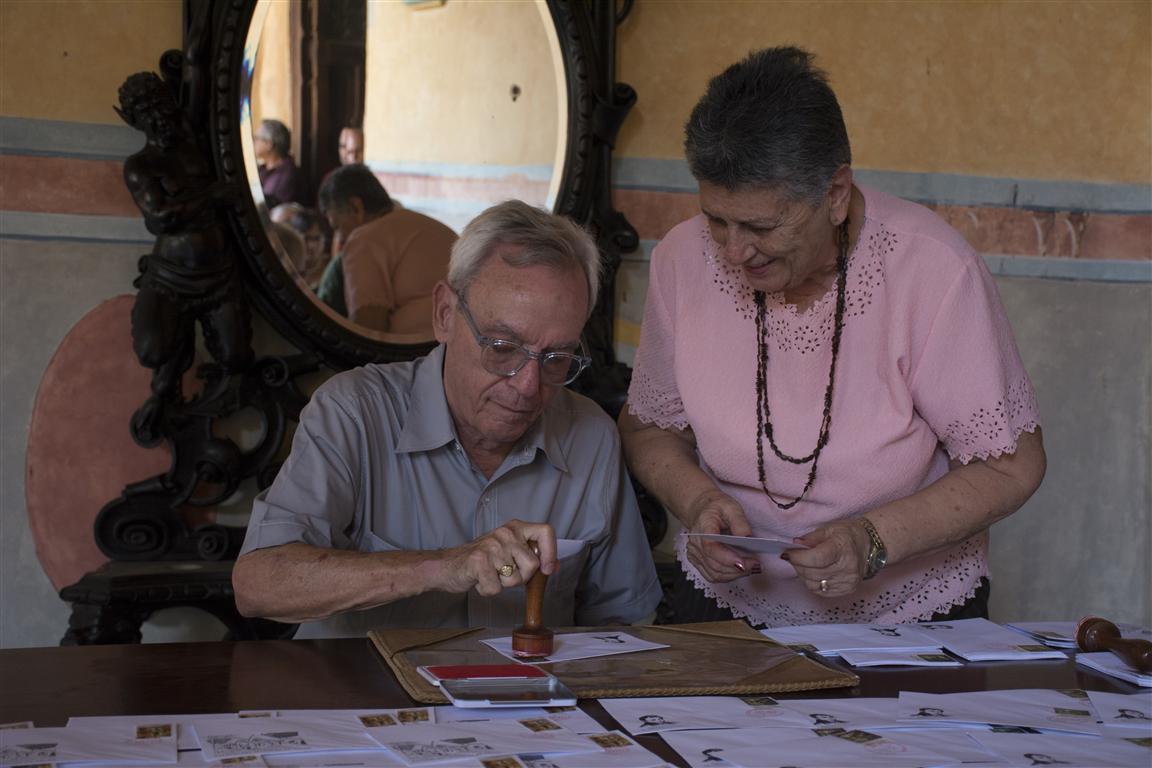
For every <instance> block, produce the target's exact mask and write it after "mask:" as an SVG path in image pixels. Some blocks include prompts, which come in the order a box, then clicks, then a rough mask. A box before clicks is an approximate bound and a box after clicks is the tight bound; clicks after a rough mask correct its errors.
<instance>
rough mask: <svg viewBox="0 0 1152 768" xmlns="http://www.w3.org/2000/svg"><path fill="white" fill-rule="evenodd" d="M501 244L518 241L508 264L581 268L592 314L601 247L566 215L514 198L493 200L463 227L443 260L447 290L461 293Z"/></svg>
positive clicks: (598, 277) (597, 281) (589, 310)
mask: <svg viewBox="0 0 1152 768" xmlns="http://www.w3.org/2000/svg"><path fill="white" fill-rule="evenodd" d="M502 245H518V246H520V247H521V250H520V251H519V252H518V253H516V254H514V255H505V256H504V257H503V258H504V262H505V263H506V264H508V265H509V266H512V267H528V266H534V265H543V266H548V267H553V268H554V269H573V270H580V271H581V272H583V274H584V277H585V280H586V281H587V283H588V314H589V315H591V314H592V308H593V307H595V306H596V297H597V295H598V294H599V292H600V252H599V250H597V248H596V243H595V242H593V241H592V237H591V236H590V235H589V234H588V233H587V232H586V231H584V229H583V228H581V227H580V226H578V225H577V224H575V223H574V222H572V221H571V220H570V219H567V218H565V217H563V216H558V215H556V214H554V213H549V212H548V211H545V210H542V209H540V208H534V207H532V206H531V205H528V204H527V203H524V202H521V201H519V200H507V201H505V202H503V203H498V204H497V205H494V206H492V207H491V208H489V209H487V210H486V211H484V212H483V213H481V214H480V215H479V216H477V217H476V218H474V219H473V220H472V221H471V222H469V223H468V226H466V227H464V231H463V232H462V233H460V238H459V239H458V240H457V241H456V244H455V245H453V246H452V258H451V260H450V261H449V262H448V285H449V286H451V287H452V290H454V291H456V293H459V294H463V293H464V292H465V291H466V290H467V289H468V286H469V285H471V284H472V281H473V280H475V279H476V275H477V274H478V273H479V272H480V269H481V267H483V266H484V262H485V261H487V259H488V257H489V256H491V255H492V254H493V253H495V251H496V249H497V248H499V247H500V246H502Z"/></svg>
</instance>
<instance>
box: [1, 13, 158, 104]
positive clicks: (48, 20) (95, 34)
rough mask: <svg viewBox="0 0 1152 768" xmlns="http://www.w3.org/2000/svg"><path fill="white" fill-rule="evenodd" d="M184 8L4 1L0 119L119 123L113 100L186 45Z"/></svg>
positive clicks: (2, 14) (115, 100) (115, 101)
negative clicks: (136, 76)
mask: <svg viewBox="0 0 1152 768" xmlns="http://www.w3.org/2000/svg"><path fill="white" fill-rule="evenodd" d="M180 24H181V7H180V0H152V1H151V2H139V0H106V1H105V2H99V3H95V2H72V1H71V0H54V1H53V0H0V74H2V77H0V115H4V116H6V117H29V118H39V119H45V120H69V121H76V122H85V123H115V124H119V123H120V118H119V117H117V116H116V113H115V112H114V111H113V110H112V106H113V105H114V104H116V103H117V97H116V92H117V90H118V89H119V88H120V85H121V83H123V82H124V79H125V78H126V77H127V76H128V75H130V74H132V73H133V72H140V71H143V70H156V68H157V64H158V62H159V60H160V54H162V53H163V52H164V51H165V50H166V49H168V48H179V47H180V45H181V27H180Z"/></svg>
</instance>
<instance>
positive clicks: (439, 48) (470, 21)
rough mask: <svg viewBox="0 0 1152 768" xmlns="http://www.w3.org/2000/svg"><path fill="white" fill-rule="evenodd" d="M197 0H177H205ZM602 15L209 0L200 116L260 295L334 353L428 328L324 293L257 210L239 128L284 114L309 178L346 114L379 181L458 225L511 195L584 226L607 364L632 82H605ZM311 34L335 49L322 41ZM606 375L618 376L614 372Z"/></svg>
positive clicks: (340, 358)
mask: <svg viewBox="0 0 1152 768" xmlns="http://www.w3.org/2000/svg"><path fill="white" fill-rule="evenodd" d="M204 5H207V4H199V3H197V4H191V5H190V8H191V9H193V10H194V12H197V13H204V12H205V11H204V9H203V6H204ZM340 8H345V9H351V10H349V11H348V12H346V13H343V14H341V13H338V12H337V11H338V9H340ZM618 21H619V20H618V19H617V16H616V8H615V7H614V3H612V2H596V3H569V2H567V0H535V1H534V2H521V3H494V4H489V3H467V2H458V1H455V0H446V2H443V3H435V2H433V3H428V2H416V3H409V2H403V3H400V2H387V3H375V2H365V0H355V1H353V0H341V2H318V1H317V0H290V1H289V2H282V1H279V0H256V1H255V2H252V1H247V2H244V1H240V0H237V1H236V2H231V3H227V4H226V5H224V6H223V7H221V4H220V3H217V4H216V5H215V6H214V8H213V12H212V14H211V18H210V19H208V20H207V23H211V24H214V25H215V26H216V28H217V29H218V30H219V32H218V37H217V40H218V42H217V44H216V45H214V46H213V48H214V53H213V56H212V66H213V72H212V75H211V77H210V81H211V83H212V86H213V87H212V104H211V109H212V112H213V114H214V116H215V118H216V119H214V120H212V121H210V122H209V128H210V130H211V131H212V133H213V141H212V144H213V147H214V150H215V151H216V152H217V153H218V158H217V160H218V167H219V169H220V171H221V175H222V176H223V180H224V181H225V182H226V183H227V184H229V185H230V186H232V187H233V188H235V189H241V188H242V189H243V190H245V192H244V194H243V195H242V197H243V201H242V203H241V204H240V205H237V206H236V207H235V209H234V211H233V214H234V221H235V225H236V227H237V230H238V233H239V235H240V238H239V240H240V244H241V246H242V248H243V249H244V251H245V259H246V262H247V263H248V266H249V268H250V277H251V278H252V279H251V280H250V282H249V286H250V288H251V291H250V293H251V295H252V298H253V300H254V301H255V302H256V303H257V305H258V307H259V308H260V310H261V311H262V313H263V314H264V315H265V316H266V317H268V318H269V320H270V321H271V322H272V323H273V325H274V326H275V327H276V328H277V330H279V331H280V332H281V333H283V334H284V335H285V336H287V337H288V338H289V339H290V340H291V341H292V342H293V343H295V344H296V345H297V346H298V347H300V348H301V349H302V350H306V351H310V352H313V353H315V354H316V355H317V356H318V357H319V358H320V359H321V360H322V361H323V362H324V363H326V364H328V365H330V366H332V367H335V368H344V367H349V366H351V365H356V364H362V363H365V362H369V361H377V362H378V361H391V360H401V359H408V358H411V357H414V356H416V355H418V354H422V353H423V352H425V351H427V350H428V349H429V348H430V347H431V346H432V341H431V339H429V338H421V337H420V336H419V335H413V334H406V335H400V334H388V333H385V332H381V331H378V330H374V329H371V328H367V327H364V326H361V325H356V324H354V323H352V322H350V321H349V320H348V319H347V318H344V317H342V316H341V315H340V314H338V313H337V312H336V311H334V310H333V309H331V308H330V307H328V306H325V305H324V303H323V302H321V301H320V300H319V299H318V298H317V296H316V294H315V292H314V291H313V290H311V289H310V288H309V283H308V281H307V279H305V278H304V277H303V276H301V275H300V274H299V272H298V271H297V270H296V269H294V268H293V266H292V260H291V258H290V257H289V255H288V254H287V253H286V252H285V248H284V247H283V244H282V243H281V240H280V238H279V237H277V235H276V234H275V232H274V231H273V229H272V228H271V226H270V225H269V221H268V206H267V204H266V202H265V200H264V196H263V193H262V192H261V190H260V184H259V181H258V178H257V174H256V163H257V159H256V156H255V154H256V153H255V149H254V146H253V136H254V135H255V130H256V129H257V128H258V127H259V126H260V124H261V121H262V120H264V119H266V118H270V117H271V118H275V119H278V120H280V121H281V122H285V123H288V124H290V125H291V126H292V128H293V129H295V130H296V131H297V138H296V141H295V144H294V146H295V147H296V148H297V151H298V153H299V155H300V160H301V168H302V169H303V170H304V171H305V174H304V175H305V176H306V177H309V178H310V179H311V183H310V184H309V185H308V186H309V188H310V190H315V189H316V187H318V185H319V181H320V179H321V178H322V176H323V175H324V174H325V173H326V172H327V171H329V170H331V168H332V167H333V163H332V160H333V159H334V158H333V157H332V156H333V155H335V151H336V137H337V136H338V135H339V133H340V130H341V128H342V127H343V126H346V125H355V126H356V127H358V128H360V129H361V130H362V136H363V147H364V154H363V161H364V163H365V164H366V165H368V167H369V168H371V169H372V171H373V172H374V173H375V174H376V176H377V177H378V178H380V179H381V180H382V182H383V183H384V185H385V187H386V188H387V189H388V190H389V193H390V194H391V195H392V196H393V197H394V198H395V199H396V200H398V201H399V202H400V203H401V204H403V205H404V206H405V207H409V208H412V209H415V210H417V211H419V212H422V213H426V214H428V215H430V216H432V217H433V218H437V219H439V220H440V221H442V222H444V223H445V224H447V225H448V226H450V227H451V228H453V229H454V230H456V231H457V232H458V231H459V230H460V229H461V228H462V227H463V225H464V224H465V223H467V221H468V220H470V219H471V217H472V216H474V215H475V214H476V213H479V212H480V211H481V210H483V209H484V208H486V207H487V206H488V205H491V204H493V203H495V202H498V201H500V200H504V199H507V198H510V197H518V198H520V199H524V200H526V201H528V202H531V203H533V204H536V205H541V206H544V207H548V208H551V209H552V210H555V211H557V212H560V213H564V214H566V215H569V216H571V217H572V218H573V219H575V220H577V221H579V222H580V223H582V224H585V225H586V226H589V227H590V228H591V229H592V230H593V231H594V232H595V233H596V235H597V236H598V239H599V242H600V244H601V245H602V247H603V249H604V252H605V273H606V276H607V277H608V278H609V280H608V283H607V284H606V288H607V290H605V291H604V295H605V298H604V300H603V301H602V303H601V304H602V305H601V307H599V308H598V311H597V314H596V317H595V318H594V319H593V321H592V323H591V324H590V328H589V337H590V338H589V343H590V346H592V347H593V348H594V351H595V356H596V359H597V363H598V365H599V367H600V368H601V373H604V372H605V370H604V369H612V368H613V367H614V363H615V357H614V355H613V353H612V346H611V314H612V290H611V288H612V283H611V278H612V276H613V275H614V273H615V269H616V267H617V266H618V256H617V254H618V253H619V251H620V249H621V246H625V247H628V246H630V245H631V244H634V242H635V233H634V231H633V230H632V229H631V227H630V226H629V225H628V224H627V222H626V221H624V220H623V218H622V217H620V216H619V215H617V214H615V213H614V212H613V211H612V210H611V208H610V203H609V189H608V185H609V181H610V177H609V173H610V165H609V163H610V151H611V143H612V141H613V140H614V137H615V132H616V129H617V128H618V126H619V124H620V122H621V121H622V119H623V117H624V115H625V114H626V112H627V110H628V109H629V108H630V107H631V104H632V103H633V101H634V98H635V96H634V93H633V92H632V91H631V89H630V88H628V87H627V86H617V84H615V83H613V82H612V77H613V71H612V53H613V48H614V39H615V37H614V33H615V26H616V24H617V23H618ZM196 23H197V21H196V20H193V26H194V27H195V24H196ZM350 27H354V29H353V31H352V32H350V33H349V32H348V28H350ZM348 38H351V39H352V41H353V46H354V45H355V44H357V43H359V44H361V45H362V46H363V50H362V53H360V54H359V55H360V56H361V57H362V61H363V64H362V65H359V64H358V63H356V62H357V61H358V60H359V59H356V58H353V59H352V62H353V63H352V64H351V65H347V63H348V55H347V51H346V49H347V48H349V47H350V46H349V43H348ZM324 50H331V51H333V52H332V53H331V55H330V56H329V57H328V58H327V59H325V57H324V55H323V54H322V52H323V51H324ZM316 51H320V52H321V53H316ZM342 57H343V58H342ZM343 65H347V66H343ZM333 94H336V95H333ZM596 375H597V374H596V372H593V376H596ZM609 375H610V376H613V377H614V378H615V379H616V386H617V388H618V387H619V380H620V374H619V373H615V374H612V373H610V374H609ZM589 378H592V377H589Z"/></svg>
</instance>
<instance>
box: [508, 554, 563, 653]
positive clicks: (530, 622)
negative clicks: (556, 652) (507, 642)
mask: <svg viewBox="0 0 1152 768" xmlns="http://www.w3.org/2000/svg"><path fill="white" fill-rule="evenodd" d="M546 586H548V574H546V573H544V572H543V571H540V570H538V571H536V573H534V574H532V578H530V579H528V584H527V585H526V586H525V587H524V593H525V598H526V599H525V601H524V626H522V627H519V628H517V629H516V630H515V631H514V632H513V633H512V654H513V655H514V656H516V657H518V658H525V659H527V658H539V657H541V656H550V655H551V654H552V650H553V638H552V630H550V629H546V628H545V627H544V626H543V617H544V588H545V587H546Z"/></svg>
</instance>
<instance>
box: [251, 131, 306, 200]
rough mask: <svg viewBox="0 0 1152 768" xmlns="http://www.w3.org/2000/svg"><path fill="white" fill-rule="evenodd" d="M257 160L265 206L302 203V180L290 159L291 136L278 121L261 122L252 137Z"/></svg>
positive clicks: (294, 162) (294, 163)
mask: <svg viewBox="0 0 1152 768" xmlns="http://www.w3.org/2000/svg"><path fill="white" fill-rule="evenodd" d="M252 143H253V148H254V149H255V152H256V160H257V161H259V163H260V169H259V174H260V188H261V189H262V190H263V191H264V200H265V202H267V203H268V207H269V208H270V209H271V208H275V207H276V206H278V205H280V204H281V203H300V204H301V205H304V204H305V201H304V198H305V195H304V181H303V179H301V177H300V169H299V168H297V167H296V161H295V160H293V159H292V134H291V132H290V131H289V130H288V126H286V125H284V123H282V122H280V121H279V120H261V121H260V128H259V129H258V130H257V131H256V136H255V137H254V138H253V142H252Z"/></svg>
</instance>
